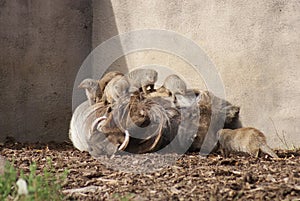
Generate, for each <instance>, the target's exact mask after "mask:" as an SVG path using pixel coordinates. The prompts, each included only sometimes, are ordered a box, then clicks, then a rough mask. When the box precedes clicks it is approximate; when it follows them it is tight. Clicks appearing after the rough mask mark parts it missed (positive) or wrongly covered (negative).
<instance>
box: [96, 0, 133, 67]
mask: <svg viewBox="0 0 300 201" xmlns="http://www.w3.org/2000/svg"><path fill="white" fill-rule="evenodd" d="M119 34H120V33H119V30H118V25H117V22H116V18H115V14H114V9H113V6H112V3H111V1H110V0H108V1H102V0H93V33H92V47H93V49H94V48H96V47H97V46H98V45H100V44H101V43H103V42H105V41H106V40H108V39H110V38H111V37H114V36H117V35H119ZM119 47H120V49H122V45H121V44H120V45H119ZM112 70H119V71H122V72H123V73H127V72H128V66H127V62H126V58H125V57H121V58H119V59H118V60H117V61H115V62H114V63H113V64H112V65H111V66H110V67H109V69H108V70H107V71H112ZM107 71H106V72H107Z"/></svg>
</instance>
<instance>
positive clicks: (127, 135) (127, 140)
mask: <svg viewBox="0 0 300 201" xmlns="http://www.w3.org/2000/svg"><path fill="white" fill-rule="evenodd" d="M128 143H129V132H128V130H125V139H124V142H123V143H122V144H121V146H120V147H119V149H118V150H119V151H121V150H122V151H124V149H125V148H126V147H127V145H128Z"/></svg>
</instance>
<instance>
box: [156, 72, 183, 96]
mask: <svg viewBox="0 0 300 201" xmlns="http://www.w3.org/2000/svg"><path fill="white" fill-rule="evenodd" d="M163 90H165V91H167V92H168V93H169V94H170V95H172V99H173V101H174V102H176V96H175V95H176V94H180V95H185V94H186V91H187V87H186V84H185V82H184V81H183V80H182V79H181V78H180V77H179V76H178V75H175V74H172V75H169V76H168V77H167V78H166V79H165V81H164V84H163V86H162V87H161V88H160V89H159V90H158V91H163Z"/></svg>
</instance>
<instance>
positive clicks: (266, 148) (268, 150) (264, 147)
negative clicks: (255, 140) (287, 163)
mask: <svg viewBox="0 0 300 201" xmlns="http://www.w3.org/2000/svg"><path fill="white" fill-rule="evenodd" d="M260 150H261V151H262V152H264V153H266V154H268V155H270V156H272V157H273V158H279V157H278V156H277V154H275V153H274V151H273V150H272V149H271V148H270V147H269V146H268V145H266V144H263V145H261V146H260Z"/></svg>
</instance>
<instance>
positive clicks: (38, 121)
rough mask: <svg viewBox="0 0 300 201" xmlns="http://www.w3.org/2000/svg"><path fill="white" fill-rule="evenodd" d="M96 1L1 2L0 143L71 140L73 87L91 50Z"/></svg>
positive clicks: (46, 0) (36, 0) (25, 0)
mask: <svg viewBox="0 0 300 201" xmlns="http://www.w3.org/2000/svg"><path fill="white" fill-rule="evenodd" d="M91 23H92V12H91V1H89V0H76V1H73V0H63V1H61V0H51V1H49V0H35V1H33V0H1V1H0V27H1V28H0V41H1V42H0V44H1V45H0V89H1V93H0V100H1V105H0V140H3V139H4V138H5V137H6V136H12V137H15V138H16V139H17V140H20V141H50V140H56V141H62V140H65V139H67V138H68V127H69V120H70V118H71V113H72V108H71V98H72V88H73V83H74V79H75V76H76V73H77V71H78V68H79V67H80V65H81V63H82V61H83V60H84V59H85V57H86V56H87V55H88V54H89V52H90V50H91V31H92V26H91V25H92V24H91Z"/></svg>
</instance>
